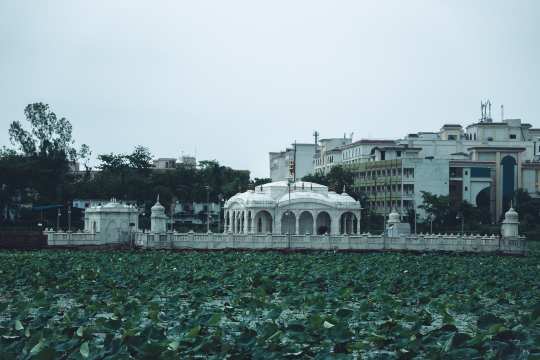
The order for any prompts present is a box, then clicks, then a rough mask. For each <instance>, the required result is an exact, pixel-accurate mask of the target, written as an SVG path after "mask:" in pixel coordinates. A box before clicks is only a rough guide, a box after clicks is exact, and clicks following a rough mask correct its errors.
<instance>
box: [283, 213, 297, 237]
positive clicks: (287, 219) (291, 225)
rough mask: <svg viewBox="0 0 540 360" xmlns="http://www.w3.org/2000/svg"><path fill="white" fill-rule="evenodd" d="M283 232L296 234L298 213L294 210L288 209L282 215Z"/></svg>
mask: <svg viewBox="0 0 540 360" xmlns="http://www.w3.org/2000/svg"><path fill="white" fill-rule="evenodd" d="M281 233H282V234H296V215H294V213H293V212H292V211H286V212H284V213H283V215H282V216H281Z"/></svg>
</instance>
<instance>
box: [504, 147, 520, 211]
mask: <svg viewBox="0 0 540 360" xmlns="http://www.w3.org/2000/svg"><path fill="white" fill-rule="evenodd" d="M501 165H502V195H503V209H508V208H509V207H510V202H511V201H512V199H513V198H514V189H515V184H516V170H515V167H516V165H517V163H516V159H514V158H513V157H512V156H510V155H507V156H505V157H504V158H503V159H502V160H501Z"/></svg>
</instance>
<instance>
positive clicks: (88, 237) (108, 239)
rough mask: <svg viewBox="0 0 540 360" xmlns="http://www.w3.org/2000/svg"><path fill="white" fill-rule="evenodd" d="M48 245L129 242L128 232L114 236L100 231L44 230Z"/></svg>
mask: <svg viewBox="0 0 540 360" xmlns="http://www.w3.org/2000/svg"><path fill="white" fill-rule="evenodd" d="M44 234H45V235H46V236H47V245H48V246H69V247H77V246H99V245H118V244H128V243H129V233H128V232H119V233H118V234H115V236H110V234H102V233H99V232H98V233H90V232H82V231H79V232H69V231H66V232H64V231H52V230H45V231H44Z"/></svg>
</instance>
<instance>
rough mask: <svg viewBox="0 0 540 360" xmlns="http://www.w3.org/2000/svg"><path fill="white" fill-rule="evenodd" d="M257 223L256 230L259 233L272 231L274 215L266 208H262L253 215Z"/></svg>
mask: <svg viewBox="0 0 540 360" xmlns="http://www.w3.org/2000/svg"><path fill="white" fill-rule="evenodd" d="M253 219H254V222H255V224H256V225H257V227H256V229H255V232H256V233H257V234H266V233H271V232H272V215H270V213H269V212H268V211H266V210H261V211H259V212H258V213H257V214H255V216H254V217H253Z"/></svg>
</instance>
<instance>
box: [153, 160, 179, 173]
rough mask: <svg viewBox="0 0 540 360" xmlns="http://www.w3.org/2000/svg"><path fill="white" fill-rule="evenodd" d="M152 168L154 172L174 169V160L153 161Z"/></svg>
mask: <svg viewBox="0 0 540 360" xmlns="http://www.w3.org/2000/svg"><path fill="white" fill-rule="evenodd" d="M152 162H153V168H154V169H156V170H173V169H175V168H176V159H175V158H158V159H154V160H153V161H152Z"/></svg>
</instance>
